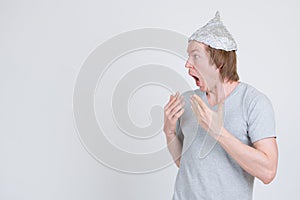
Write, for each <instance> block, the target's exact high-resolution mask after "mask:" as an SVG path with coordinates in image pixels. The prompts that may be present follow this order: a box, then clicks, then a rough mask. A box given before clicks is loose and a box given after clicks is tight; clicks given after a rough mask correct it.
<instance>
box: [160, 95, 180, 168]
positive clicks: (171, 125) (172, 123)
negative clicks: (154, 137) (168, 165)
mask: <svg viewBox="0 0 300 200" xmlns="http://www.w3.org/2000/svg"><path fill="white" fill-rule="evenodd" d="M183 112H184V97H183V96H181V95H180V94H179V92H177V93H176V94H175V95H171V96H170V100H169V102H168V103H167V105H166V106H165V108H164V129H163V130H164V133H165V135H166V138H167V145H168V149H169V152H170V154H171V156H172V158H173V160H174V162H175V164H176V165H177V167H179V166H180V157H181V151H182V144H181V142H180V140H179V138H178V137H177V136H176V123H177V121H178V119H179V117H180V116H181V115H182V114H183Z"/></svg>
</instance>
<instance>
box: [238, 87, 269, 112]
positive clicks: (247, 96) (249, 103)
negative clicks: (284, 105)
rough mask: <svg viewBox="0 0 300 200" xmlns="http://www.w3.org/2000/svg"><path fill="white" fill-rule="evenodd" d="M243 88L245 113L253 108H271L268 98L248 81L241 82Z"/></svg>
mask: <svg viewBox="0 0 300 200" xmlns="http://www.w3.org/2000/svg"><path fill="white" fill-rule="evenodd" d="M242 84H243V85H244V88H243V105H244V109H245V110H246V112H247V114H250V112H251V111H253V110H260V111H261V110H263V109H272V103H271V101H270V99H269V98H268V97H267V95H266V94H264V93H263V92H262V91H260V90H258V89H257V88H255V87H253V86H252V85H250V84H248V83H242Z"/></svg>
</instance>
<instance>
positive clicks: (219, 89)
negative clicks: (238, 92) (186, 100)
mask: <svg viewBox="0 0 300 200" xmlns="http://www.w3.org/2000/svg"><path fill="white" fill-rule="evenodd" d="M238 83H239V82H238V81H233V82H223V83H222V82H219V83H218V84H216V85H215V86H214V87H213V88H212V89H211V90H209V91H208V92H206V97H207V100H208V103H209V104H210V105H211V106H214V105H216V104H219V103H221V102H223V101H224V100H225V99H226V97H228V96H229V94H230V93H231V92H232V91H233V90H234V89H235V87H236V86H237V85H238Z"/></svg>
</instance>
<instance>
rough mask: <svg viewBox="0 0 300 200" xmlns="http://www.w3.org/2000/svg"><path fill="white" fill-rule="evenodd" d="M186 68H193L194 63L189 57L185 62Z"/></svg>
mask: <svg viewBox="0 0 300 200" xmlns="http://www.w3.org/2000/svg"><path fill="white" fill-rule="evenodd" d="M185 67H186V68H193V65H192V64H191V63H190V62H189V59H188V60H187V61H186V63H185Z"/></svg>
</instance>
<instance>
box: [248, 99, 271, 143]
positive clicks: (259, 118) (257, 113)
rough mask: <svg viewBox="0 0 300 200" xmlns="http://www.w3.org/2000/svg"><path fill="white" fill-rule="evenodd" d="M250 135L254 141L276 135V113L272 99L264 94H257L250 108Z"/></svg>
mask: <svg viewBox="0 0 300 200" xmlns="http://www.w3.org/2000/svg"><path fill="white" fill-rule="evenodd" d="M247 113H248V121H247V122H248V130H247V132H248V136H249V137H250V140H251V142H252V143H254V142H256V141H258V140H261V139H264V138H269V137H276V133H275V115H274V110H273V106H272V104H271V101H270V100H269V99H268V98H267V96H265V95H264V94H260V95H258V96H256V97H255V98H254V99H253V100H252V101H251V102H250V106H249V108H248V112H247Z"/></svg>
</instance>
